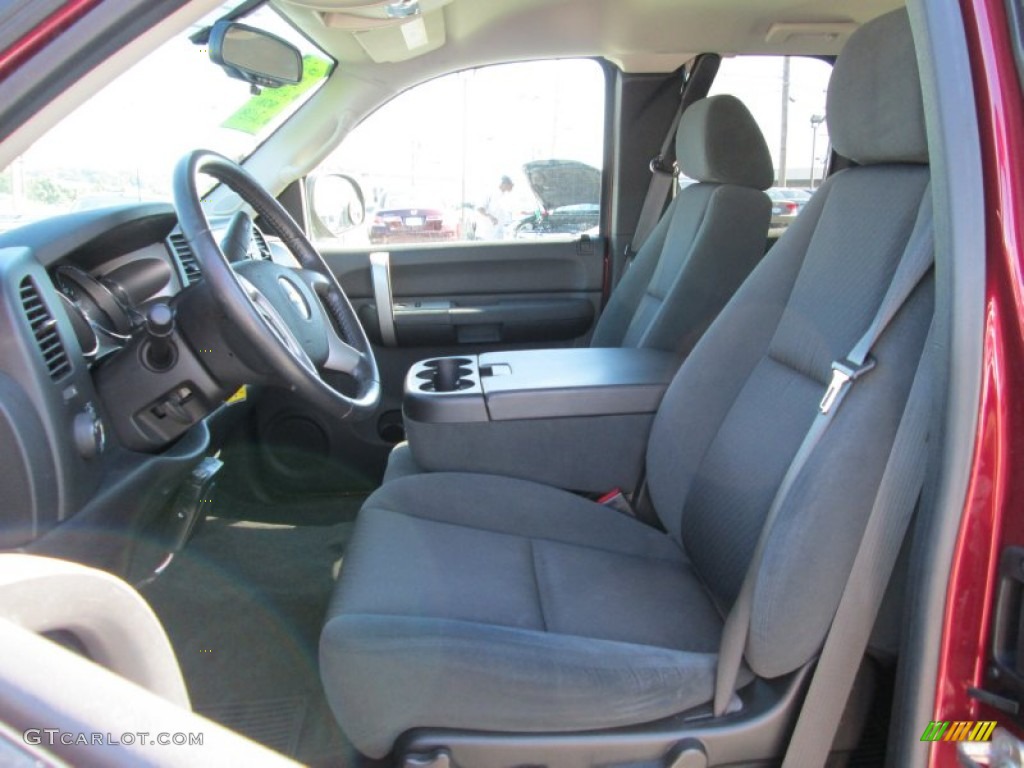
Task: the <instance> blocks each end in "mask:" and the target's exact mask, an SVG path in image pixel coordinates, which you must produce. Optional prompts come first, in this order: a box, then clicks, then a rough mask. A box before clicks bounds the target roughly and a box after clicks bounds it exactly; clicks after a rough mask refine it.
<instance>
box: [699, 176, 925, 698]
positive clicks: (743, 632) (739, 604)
mask: <svg viewBox="0 0 1024 768" xmlns="http://www.w3.org/2000/svg"><path fill="white" fill-rule="evenodd" d="M934 252H935V248H934V239H933V227H932V203H931V185H930V184H929V185H928V186H927V187H925V191H924V196H923V198H922V200H921V205H920V207H919V208H918V213H917V219H916V221H915V222H914V229H913V230H912V232H911V234H910V239H909V240H908V241H907V246H906V248H905V249H904V251H903V254H902V255H901V256H900V260H899V263H898V264H897V266H896V272H895V273H894V275H893V278H892V281H891V282H890V284H889V288H888V290H887V291H886V293H885V296H884V297H883V298H882V302H881V304H880V305H879V307H878V311H877V312H876V313H875V317H874V319H873V320H872V321H871V323H870V324H869V325H868V328H867V330H866V331H865V332H864V335H863V336H861V338H860V339H859V340H858V341H857V343H856V344H855V345H854V346H853V348H852V349H851V350H850V353H849V354H848V355H847V356H846V358H845V359H843V360H841V361H836V362H834V363H832V379H831V381H830V382H829V384H828V386H827V388H826V390H825V394H824V396H823V397H822V398H821V402H820V403H819V405H818V413H817V414H816V415H815V417H814V420H813V421H812V422H811V426H810V428H809V429H808V430H807V434H806V435H804V439H803V442H801V444H800V448H799V449H797V452H796V454H795V455H794V456H793V460H792V461H791V462H790V465H789V467H788V468H787V469H786V473H785V475H783V477H782V482H781V483H780V484H779V487H778V489H777V490H776V492H775V497H774V498H773V499H772V503H771V506H770V507H769V508H768V513H767V514H766V515H765V521H764V525H763V526H762V527H761V534H760V536H759V537H758V540H757V545H756V546H755V547H754V553H753V555H752V556H751V559H750V565H749V566H748V567H747V572H746V574H745V575H744V578H743V583H742V585H741V586H740V591H739V594H738V595H737V597H736V600H735V602H734V603H733V605H732V609H731V610H730V611H729V614H728V615H727V616H726V619H725V626H724V628H723V629H722V640H721V643H720V646H719V651H718V666H717V669H716V675H715V699H714V713H715V716H716V717H718V716H721V715H723V714H725V713H726V712H727V711H728V709H729V706H730V704H731V702H732V699H733V694H734V693H735V691H736V680H737V678H738V676H739V672H740V666H741V665H742V663H743V654H744V651H745V650H746V646H747V637H748V634H749V630H750V617H751V613H752V611H753V607H754V587H755V585H756V581H757V574H758V572H759V571H760V568H761V560H762V558H763V556H764V548H765V546H766V544H767V541H768V538H769V535H770V533H771V530H772V526H773V525H774V523H775V519H776V518H777V517H778V514H779V510H780V509H781V508H782V507H783V505H784V504H785V501H786V498H787V496H788V495H789V492H790V490H791V488H792V486H793V484H794V483H795V482H796V479H797V477H799V475H800V472H801V470H803V468H804V465H805V464H806V463H807V460H808V459H809V458H810V457H811V454H812V453H813V452H814V449H815V448H816V447H817V445H818V443H819V442H820V441H821V438H822V436H823V435H824V434H825V432H826V431H827V430H828V427H829V425H830V424H831V423H832V419H833V418H834V417H835V414H836V411H837V410H838V409H839V405H840V404H841V403H842V401H843V399H844V398H845V397H846V395H847V393H848V392H849V390H850V387H851V386H852V384H853V382H854V381H856V380H857V379H859V378H860V377H861V376H863V375H864V374H865V373H867V372H868V371H870V370H871V369H872V368H874V365H875V362H874V359H873V358H872V357H871V356H870V353H871V349H872V348H873V347H874V345H875V342H877V341H878V339H879V337H880V336H881V335H882V333H884V331H885V329H886V328H887V327H888V325H889V322H890V321H891V320H892V318H893V317H894V316H895V315H896V313H897V312H898V311H899V309H900V307H902V306H903V305H904V304H905V303H906V301H907V299H908V298H909V297H910V294H911V293H912V292H913V290H914V288H916V287H917V284H918V283H920V282H921V279H922V278H923V277H924V276H925V274H926V273H927V272H928V270H929V269H930V268H931V265H932V260H933V258H934Z"/></svg>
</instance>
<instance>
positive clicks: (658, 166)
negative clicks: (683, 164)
mask: <svg viewBox="0 0 1024 768" xmlns="http://www.w3.org/2000/svg"><path fill="white" fill-rule="evenodd" d="M650 168H651V173H658V174H661V175H662V176H671V177H672V178H676V177H678V176H679V163H678V162H676V161H675V160H673V161H672V163H671V164H670V165H666V164H665V157H664V156H663V155H660V154H659V155H655V156H654V157H652V158H651V162H650Z"/></svg>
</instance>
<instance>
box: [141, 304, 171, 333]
mask: <svg viewBox="0 0 1024 768" xmlns="http://www.w3.org/2000/svg"><path fill="white" fill-rule="evenodd" d="M146 331H147V332H148V333H149V335H150V336H155V337H156V338H165V337H167V336H170V335H171V333H173V332H174V310H173V309H171V306H170V305H169V304H166V303H165V302H162V301H158V302H156V303H155V304H153V305H152V306H150V308H149V309H148V310H146Z"/></svg>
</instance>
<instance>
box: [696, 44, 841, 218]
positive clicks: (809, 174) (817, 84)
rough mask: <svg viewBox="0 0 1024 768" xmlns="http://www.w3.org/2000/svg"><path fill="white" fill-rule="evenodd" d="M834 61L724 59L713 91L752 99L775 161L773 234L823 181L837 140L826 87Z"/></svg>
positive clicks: (752, 108)
mask: <svg viewBox="0 0 1024 768" xmlns="http://www.w3.org/2000/svg"><path fill="white" fill-rule="evenodd" d="M831 75H832V67H831V65H830V64H829V63H828V62H826V61H822V60H821V59H814V58H809V57H806V56H736V57H733V58H729V59H723V60H722V65H721V67H720V68H719V70H718V76H717V77H716V78H715V82H714V85H713V86H712V88H711V93H712V94H716V93H731V94H732V95H733V96H735V97H736V98H738V99H740V100H741V101H742V102H743V103H744V104H746V105H747V109H749V110H750V112H751V114H753V116H754V118H755V119H756V120H757V123H758V125H759V126H760V127H761V132H762V133H763V134H764V138H765V141H767V142H768V148H769V150H771V153H772V161H773V163H774V165H775V184H774V186H772V188H771V189H769V190H768V196H769V197H770V198H771V199H772V222H771V229H770V231H769V235H770V236H777V235H779V234H781V233H782V232H783V231H784V230H785V228H786V227H787V226H788V225H789V223H790V221H792V220H793V219H795V218H796V215H797V214H798V213H799V212H800V210H801V209H802V208H803V207H804V205H805V204H806V202H807V201H808V200H809V199H810V196H811V192H813V190H814V189H815V188H817V187H818V185H819V184H821V182H822V180H823V179H824V176H825V172H826V170H827V164H828V158H829V154H830V151H831V145H830V144H829V139H828V126H827V125H826V123H825V93H826V91H827V89H828V80H829V77H830V76H831Z"/></svg>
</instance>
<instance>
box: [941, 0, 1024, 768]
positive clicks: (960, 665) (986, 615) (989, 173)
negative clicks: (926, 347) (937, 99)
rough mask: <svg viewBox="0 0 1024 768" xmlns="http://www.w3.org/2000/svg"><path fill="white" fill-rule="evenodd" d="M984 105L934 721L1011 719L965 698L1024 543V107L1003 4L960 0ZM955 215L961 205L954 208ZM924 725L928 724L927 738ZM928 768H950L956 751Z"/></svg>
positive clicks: (944, 749)
mask: <svg viewBox="0 0 1024 768" xmlns="http://www.w3.org/2000/svg"><path fill="white" fill-rule="evenodd" d="M962 9H963V15H964V28H965V33H966V37H967V44H968V49H969V52H970V57H971V65H972V71H973V77H974V91H975V95H976V97H977V110H978V127H979V132H980V136H981V145H982V167H983V177H984V189H985V200H984V204H985V211H986V219H985V229H986V288H985V293H986V295H985V340H984V353H983V354H984V358H983V360H984V363H983V373H982V386H981V405H980V413H979V420H978V431H977V435H976V438H975V441H976V442H975V447H974V459H973V466H972V469H971V480H970V485H969V487H968V492H967V499H966V504H965V507H964V511H963V517H962V519H961V523H960V531H959V536H958V540H957V544H956V549H955V551H954V555H953V563H952V568H951V570H950V578H949V586H948V591H947V597H946V615H945V619H944V622H943V628H942V644H941V649H940V655H939V667H938V670H937V675H938V680H937V686H936V697H935V714H934V719H936V720H951V721H955V720H968V719H975V720H978V719H980V720H997V721H1000V722H1001V723H1002V724H1007V718H1006V716H1005V715H1004V714H1003V713H1001V712H997V711H995V710H991V709H988V708H986V707H984V706H981V705H979V704H978V702H976V701H975V700H973V699H971V698H969V697H968V696H967V688H968V686H979V687H981V686H983V685H984V679H985V677H984V676H985V670H984V664H985V659H986V657H987V648H988V642H989V627H990V622H991V615H990V614H991V608H992V599H993V594H992V592H993V590H994V587H995V584H996V570H997V567H998V560H999V553H1000V551H1001V550H1002V549H1003V547H1004V546H1007V545H1009V544H1013V543H1016V544H1022V543H1024V516H1022V515H1019V514H1013V513H1014V512H1015V511H1016V510H1018V509H1020V508H1021V507H1020V505H1021V504H1022V500H1024V408H1022V407H1021V405H1020V404H1019V402H1024V400H1021V401H1018V402H1015V401H1014V397H1013V395H1014V393H1015V392H1024V264H1022V256H1024V251H1022V247H1021V246H1022V244H1024V173H1022V165H1021V162H1022V158H1024V105H1022V99H1021V87H1020V83H1019V82H1018V77H1017V69H1016V63H1015V60H1014V55H1013V46H1012V43H1011V39H1010V35H1009V25H1008V20H1007V15H1006V10H1005V7H1004V4H1003V0H962ZM953 205H954V206H955V205H956V201H955V200H954V202H953ZM925 725H926V724H925V723H921V729H922V731H923V730H924V727H925ZM930 765H932V766H936V767H939V766H941V767H942V768H947V767H948V768H953V766H957V765H959V764H958V763H957V761H956V750H955V748H954V745H953V744H952V743H950V742H936V743H934V744H933V745H932V749H931V754H930Z"/></svg>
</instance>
